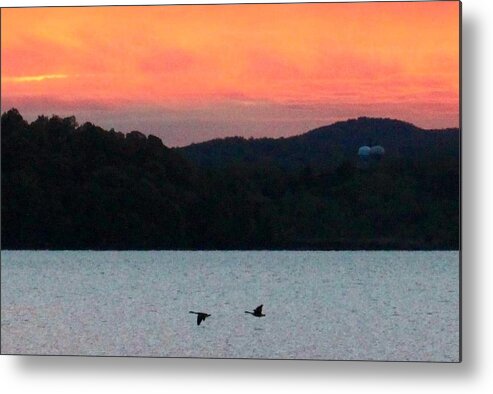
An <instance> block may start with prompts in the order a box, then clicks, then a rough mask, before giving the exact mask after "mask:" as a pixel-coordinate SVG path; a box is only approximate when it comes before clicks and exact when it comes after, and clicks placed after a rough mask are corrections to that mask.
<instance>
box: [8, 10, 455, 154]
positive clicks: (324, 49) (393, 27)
mask: <svg viewBox="0 0 493 394" xmlns="http://www.w3.org/2000/svg"><path fill="white" fill-rule="evenodd" d="M1 18H2V20H1V21H2V42H1V44H2V92H1V94H2V102H3V107H2V111H5V110H6V109H8V108H9V107H11V106H16V107H17V108H18V109H19V110H20V111H21V113H23V114H25V116H26V118H28V119H30V120H31V119H34V118H35V116H36V115H38V114H41V113H45V114H52V113H57V114H60V115H71V114H75V115H76V116H77V118H78V119H79V120H80V121H85V120H90V121H93V122H94V123H98V124H100V125H102V126H105V127H115V128H116V129H119V130H122V131H129V130H131V129H135V128H138V129H139V130H141V131H143V132H149V133H153V134H156V135H159V136H160V137H162V138H163V140H164V142H165V143H166V144H168V145H183V144H186V143H189V142H192V141H201V140H206V139H209V138H212V137H219V136H225V135H245V136H251V135H253V136H266V135H267V136H280V135H292V134H298V133H301V132H304V131H307V130H308V129H310V128H312V127H316V126H320V125H323V124H326V123H331V122H333V121H335V120H340V119H346V118H349V117H356V116H363V115H366V116H385V117H394V118H400V119H403V120H407V121H410V122H412V123H415V124H417V125H419V126H422V127H426V128H438V127H456V126H458V111H459V3H458V2H453V1H450V2H438V1H437V2H423V3H411V2H407V3H361V4H357V3H356V4H355V3H352V4H351V3H350V4H285V5H283V4H276V5H274V4H272V5H265V4H262V5H223V6H156V7H95V8H76V7H75V8H31V9H2V15H1Z"/></svg>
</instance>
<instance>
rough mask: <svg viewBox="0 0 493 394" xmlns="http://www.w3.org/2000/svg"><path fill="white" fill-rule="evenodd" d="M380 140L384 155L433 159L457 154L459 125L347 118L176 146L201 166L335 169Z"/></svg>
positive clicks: (379, 143)
mask: <svg viewBox="0 0 493 394" xmlns="http://www.w3.org/2000/svg"><path fill="white" fill-rule="evenodd" d="M371 144H378V145H382V146H383V147H384V148H385V151H386V156H388V157H392V158H397V157H406V158H413V159H417V158H419V159H422V160H434V158H436V157H437V156H439V157H441V158H444V157H450V158H458V155H459V145H460V133H459V129H444V130H424V129H420V128H418V127H416V126H414V125H412V124H410V123H406V122H402V121H399V120H393V119H380V118H366V117H361V118H358V119H350V120H347V121H344V122H337V123H334V124H332V125H329V126H323V127H320V128H317V129H314V130H311V131H308V132H307V133H305V134H301V135H298V136H294V137H289V138H278V139H274V138H259V139H245V138H242V137H229V138H224V139H215V140H211V141H207V142H203V143H199V144H192V145H189V146H186V147H183V148H178V149H177V151H179V152H180V153H182V154H183V155H184V156H185V157H186V158H188V159H189V160H191V161H192V162H194V163H195V164H197V165H199V166H202V167H223V166H227V165H229V164H233V163H235V164H252V165H266V164H268V165H275V166H278V167H280V168H287V169H289V168H299V167H305V166H310V167H316V168H335V167H337V166H338V165H340V164H341V163H342V162H343V161H344V160H352V159H354V160H356V159H357V151H358V148H359V147H360V146H362V145H371Z"/></svg>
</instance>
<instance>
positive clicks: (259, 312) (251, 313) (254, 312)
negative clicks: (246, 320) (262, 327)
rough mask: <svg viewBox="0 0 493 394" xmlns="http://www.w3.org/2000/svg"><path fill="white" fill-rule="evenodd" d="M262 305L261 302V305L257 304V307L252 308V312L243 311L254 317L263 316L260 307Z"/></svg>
mask: <svg viewBox="0 0 493 394" xmlns="http://www.w3.org/2000/svg"><path fill="white" fill-rule="evenodd" d="M263 306H264V305H263V304H262V305H259V306H257V307H256V308H255V309H254V310H253V312H249V311H245V313H249V314H250V315H253V316H255V317H263V316H265V315H264V314H263V313H262V307H263Z"/></svg>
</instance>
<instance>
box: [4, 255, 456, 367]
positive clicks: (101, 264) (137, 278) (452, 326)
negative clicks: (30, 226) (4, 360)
mask: <svg viewBox="0 0 493 394" xmlns="http://www.w3.org/2000/svg"><path fill="white" fill-rule="evenodd" d="M1 257H2V272H1V273H2V278H1V279H2V282H1V286H2V288H1V290H2V293H1V301H2V304H1V306H2V309H1V318H2V328H1V334H2V336H1V341H2V343H1V345H2V353H7V354H11V353H16V354H72V355H76V354H77V355H108V356H110V355H111V356H158V357H163V356H164V357H166V356H168V357H235V358H238V357H239V358H246V357H254V358H283V359H285V358H300V359H331V360H413V361H458V358H459V292H458V290H459V256H458V252H267V251H255V252H215V251H214V252H169V251H161V252H158V251H150V252H94V251H84V252H68V251H62V252H53V251H3V252H2V255H1ZM259 304H264V313H265V314H266V315H267V316H266V317H263V318H256V317H253V316H251V315H248V314H245V313H244V311H245V310H252V309H253V308H255V307H256V306H257V305H259ZM189 310H194V311H204V312H208V313H210V314H212V316H211V317H210V318H208V319H207V320H206V321H205V322H204V323H202V324H201V325H200V326H197V325H196V316H195V315H191V314H189V313H188V311H189Z"/></svg>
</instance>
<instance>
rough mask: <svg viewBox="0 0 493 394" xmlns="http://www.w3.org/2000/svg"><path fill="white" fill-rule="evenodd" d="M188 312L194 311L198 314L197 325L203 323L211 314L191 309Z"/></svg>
mask: <svg viewBox="0 0 493 394" xmlns="http://www.w3.org/2000/svg"><path fill="white" fill-rule="evenodd" d="M188 313H193V314H195V315H197V325H198V326H200V323H202V322H203V321H204V320H205V319H207V318H208V317H209V316H210V315H209V314H208V313H204V312H194V311H189V312H188Z"/></svg>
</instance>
